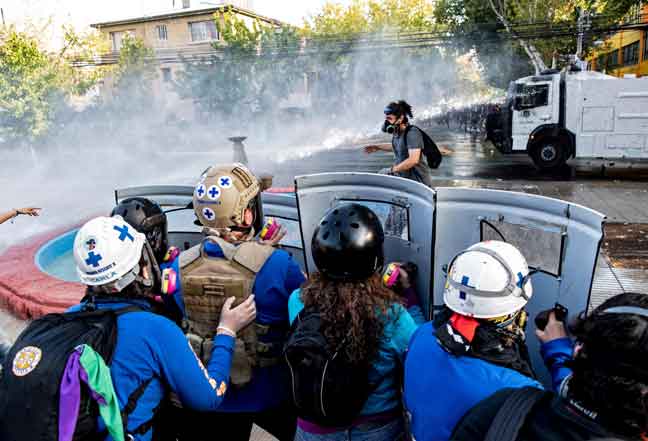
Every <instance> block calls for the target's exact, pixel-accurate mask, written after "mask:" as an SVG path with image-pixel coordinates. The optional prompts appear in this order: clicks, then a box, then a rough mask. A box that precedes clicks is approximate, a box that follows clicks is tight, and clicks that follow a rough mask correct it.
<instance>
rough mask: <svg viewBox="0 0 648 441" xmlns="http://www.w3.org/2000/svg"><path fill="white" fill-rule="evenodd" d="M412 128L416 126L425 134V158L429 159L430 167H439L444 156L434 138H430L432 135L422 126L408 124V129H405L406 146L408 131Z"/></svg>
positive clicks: (404, 139)
mask: <svg viewBox="0 0 648 441" xmlns="http://www.w3.org/2000/svg"><path fill="white" fill-rule="evenodd" d="M411 128H416V129H417V130H418V131H419V132H421V135H422V136H423V155H425V160H426V161H427V163H428V166H429V167H430V168H439V166H440V165H441V161H442V160H443V156H442V155H441V152H440V151H439V147H437V145H436V143H435V142H434V141H433V140H432V138H430V135H428V134H427V133H425V131H424V130H423V129H421V128H420V127H417V126H413V125H409V126H407V129H405V133H404V134H403V141H404V142H405V148H407V132H409V130H410V129H411Z"/></svg>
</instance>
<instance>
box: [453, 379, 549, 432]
mask: <svg viewBox="0 0 648 441" xmlns="http://www.w3.org/2000/svg"><path fill="white" fill-rule="evenodd" d="M509 390H511V393H510V394H509V396H508V397H507V398H506V399H505V400H504V402H503V403H502V405H501V406H500V408H499V409H498V411H497V413H496V414H495V417H494V418H493V420H492V421H491V422H490V427H489V428H488V432H487V433H486V435H485V437H484V441H517V439H518V435H519V433H520V429H522V426H524V423H525V421H526V419H527V417H528V416H529V414H530V413H531V411H532V410H533V408H534V406H535V405H536V404H538V403H539V402H540V401H541V400H543V399H545V398H550V396H551V394H550V392H547V391H545V390H542V389H538V388H536V387H533V386H527V387H522V388H515V389H509ZM467 417H468V418H470V413H467V414H466V415H465V416H464V419H462V420H461V421H460V422H459V423H458V424H457V426H456V427H455V429H454V433H453V435H452V436H451V437H450V439H456V438H455V435H456V434H457V431H458V430H463V424H464V422H465V419H466V418H467Z"/></svg>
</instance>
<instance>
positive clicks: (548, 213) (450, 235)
mask: <svg viewBox="0 0 648 441" xmlns="http://www.w3.org/2000/svg"><path fill="white" fill-rule="evenodd" d="M436 192H437V194H436V197H437V198H436V201H437V203H436V224H435V233H434V237H435V238H436V240H435V245H434V270H433V272H434V289H433V293H434V294H433V297H434V305H435V306H436V307H440V306H442V305H443V288H444V284H445V270H446V268H447V265H448V263H449V262H450V261H451V260H452V258H453V257H454V256H455V255H456V254H457V253H458V252H460V251H462V250H464V249H466V248H467V247H469V246H470V245H472V244H474V243H477V242H480V241H483V240H489V239H494V240H504V241H506V242H509V243H511V244H513V245H515V246H516V247H518V249H519V250H520V251H521V252H522V254H523V255H524V256H525V257H526V259H527V261H528V264H529V266H530V267H531V268H532V269H535V270H537V271H538V272H537V273H535V274H533V275H532V276H531V281H532V284H533V297H532V298H531V301H530V302H529V304H528V306H527V311H528V313H529V318H530V319H533V318H534V317H535V316H536V315H537V313H538V312H540V311H542V310H545V309H549V308H551V307H553V306H554V304H555V303H556V302H559V303H561V304H562V305H564V306H566V307H567V308H568V309H569V313H570V314H578V313H579V312H580V311H582V310H585V309H587V308H588V306H589V299H590V291H591V288H592V280H593V277H594V270H595V266H596V260H597V257H598V253H599V248H600V244H601V240H602V237H603V222H604V220H605V216H604V215H602V214H601V213H598V212H596V211H593V210H590V209H588V208H585V207H582V206H580V205H576V204H571V203H569V202H565V201H561V200H558V199H551V198H547V197H543V196H536V195H529V194H525V193H516V192H509V191H499V190H483V189H469V188H437V189H436ZM534 329H535V327H534V324H533V320H530V321H529V324H528V326H527V343H528V346H529V352H530V355H531V359H532V362H533V367H534V369H535V371H536V373H537V374H538V375H539V377H540V379H541V380H542V381H543V383H545V384H551V383H550V381H549V373H548V372H547V370H546V369H545V367H544V364H543V362H542V359H541V358H540V350H539V341H538V339H537V338H536V336H535V335H534Z"/></svg>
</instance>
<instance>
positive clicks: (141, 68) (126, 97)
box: [112, 36, 157, 112]
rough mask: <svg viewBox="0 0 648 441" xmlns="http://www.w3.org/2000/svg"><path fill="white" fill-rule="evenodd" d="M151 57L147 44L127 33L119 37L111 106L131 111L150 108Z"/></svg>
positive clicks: (152, 53)
mask: <svg viewBox="0 0 648 441" xmlns="http://www.w3.org/2000/svg"><path fill="white" fill-rule="evenodd" d="M154 57H155V53H154V51H153V49H151V48H148V47H146V46H145V45H144V42H143V41H142V40H141V39H139V38H133V37H130V36H126V37H125V38H124V39H123V40H122V46H121V49H120V51H119V63H118V65H117V69H116V72H115V87H114V90H113V95H114V102H113V103H112V104H113V105H115V106H116V107H118V108H120V109H129V110H130V111H133V112H139V111H141V110H146V109H150V108H151V106H152V104H153V81H154V80H155V78H156V77H157V70H156V68H155V64H154V63H152V61H153V60H154ZM126 103H129V104H128V105H125V104H126Z"/></svg>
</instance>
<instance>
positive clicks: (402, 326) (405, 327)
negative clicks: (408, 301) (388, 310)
mask: <svg viewBox="0 0 648 441" xmlns="http://www.w3.org/2000/svg"><path fill="white" fill-rule="evenodd" d="M393 311H394V313H395V314H396V320H395V321H394V330H393V332H392V333H391V341H392V344H393V346H394V348H395V350H396V353H397V354H398V355H399V356H400V358H401V360H402V359H403V357H404V356H405V352H407V347H408V345H409V341H410V339H411V338H412V335H413V334H414V332H416V329H417V328H418V325H417V324H416V322H414V319H413V318H412V316H411V315H410V313H409V312H407V310H406V309H405V308H404V307H403V306H402V305H400V304H396V305H394V307H393Z"/></svg>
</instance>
